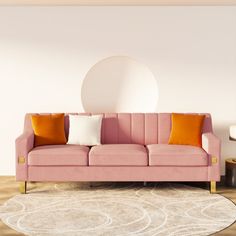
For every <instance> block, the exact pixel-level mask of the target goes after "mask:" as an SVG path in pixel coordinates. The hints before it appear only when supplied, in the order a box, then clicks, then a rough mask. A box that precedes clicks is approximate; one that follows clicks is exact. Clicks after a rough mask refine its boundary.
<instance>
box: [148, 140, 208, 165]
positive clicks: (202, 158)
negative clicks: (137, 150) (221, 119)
mask: <svg viewBox="0 0 236 236" xmlns="http://www.w3.org/2000/svg"><path fill="white" fill-rule="evenodd" d="M147 149H148V152H149V165H150V166H207V165H208V155H207V153H206V152H205V151H204V150H203V149H202V148H199V147H195V146H190V145H174V144H172V145H169V144H151V145H147Z"/></svg>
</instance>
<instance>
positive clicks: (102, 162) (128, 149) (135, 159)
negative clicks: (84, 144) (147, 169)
mask: <svg viewBox="0 0 236 236" xmlns="http://www.w3.org/2000/svg"><path fill="white" fill-rule="evenodd" d="M89 165H90V166H147V165H148V157H147V150H146V148H145V147H144V146H143V145H138V144H104V145H99V146H94V147H92V148H91V150H90V152H89Z"/></svg>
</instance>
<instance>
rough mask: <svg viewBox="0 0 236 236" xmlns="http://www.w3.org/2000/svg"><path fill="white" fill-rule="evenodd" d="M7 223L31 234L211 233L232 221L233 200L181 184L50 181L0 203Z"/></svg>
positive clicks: (178, 235) (176, 235)
mask: <svg viewBox="0 0 236 236" xmlns="http://www.w3.org/2000/svg"><path fill="white" fill-rule="evenodd" d="M0 218H1V220H2V221H3V222H4V223H5V224H7V225H8V226H9V227H11V228H13V229H15V230H16V231H18V232H22V233H23V234H25V235H32V236H36V235H37V236H54V235H55V236H56V235H63V236H64V235H65V236H77V235H82V236H96V235H99V236H101V235H104V236H118V235H119V236H123V235H131V236H134V235H138V236H149V235H152V236H153V235H161V236H187V235H197V236H201V235H209V234H212V233H215V232H217V231H220V230H222V229H224V228H226V227H227V226H229V225H231V224H232V223H233V222H234V221H235V219H236V206H235V205H234V203H232V202H231V201H230V200H228V199H226V198H225V197H223V196H221V195H218V194H210V193H209V191H207V190H204V189H200V188H194V187H190V186H187V185H182V184H164V183H163V184H156V185H153V186H149V187H143V186H142V185H141V184H130V185H129V184H125V183H123V184H121V183H120V184H102V183H101V184H100V185H99V184H97V185H96V186H93V187H89V186H88V184H87V185H86V184H76V183H70V184H69V183H68V184H55V185H54V184H51V185H50V187H49V186H48V185H42V187H38V186H37V187H35V188H33V189H31V191H29V193H28V194H26V195H17V196H15V197H13V198H11V199H9V200H8V201H7V202H6V203H5V204H4V205H2V206H0Z"/></svg>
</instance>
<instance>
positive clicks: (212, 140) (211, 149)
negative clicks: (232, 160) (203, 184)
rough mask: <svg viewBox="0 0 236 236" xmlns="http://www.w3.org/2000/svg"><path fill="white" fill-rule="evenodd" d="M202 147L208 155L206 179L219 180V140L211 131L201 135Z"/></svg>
mask: <svg viewBox="0 0 236 236" xmlns="http://www.w3.org/2000/svg"><path fill="white" fill-rule="evenodd" d="M202 148H203V149H204V150H205V151H206V152H207V153H208V155H209V166H208V180H209V181H220V162H221V141H220V139H219V138H218V137H217V136H215V135H214V134H213V133H204V134H203V135H202Z"/></svg>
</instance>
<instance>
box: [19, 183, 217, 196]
mask: <svg viewBox="0 0 236 236" xmlns="http://www.w3.org/2000/svg"><path fill="white" fill-rule="evenodd" d="M147 183H148V182H146V181H144V182H143V186H144V187H147ZM90 187H93V185H92V183H90ZM19 190H20V193H22V194H26V193H27V182H26V181H22V182H19ZM210 193H216V181H210Z"/></svg>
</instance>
